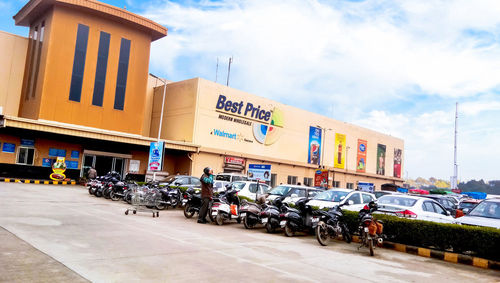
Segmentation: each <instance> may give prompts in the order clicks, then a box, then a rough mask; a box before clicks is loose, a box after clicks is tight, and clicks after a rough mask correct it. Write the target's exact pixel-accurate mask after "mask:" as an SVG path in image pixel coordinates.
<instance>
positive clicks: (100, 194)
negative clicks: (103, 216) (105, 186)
mask: <svg viewBox="0 0 500 283" xmlns="http://www.w3.org/2000/svg"><path fill="white" fill-rule="evenodd" d="M95 196H96V197H98V198H100V197H102V191H101V190H97V191H95Z"/></svg>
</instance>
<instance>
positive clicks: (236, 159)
mask: <svg viewBox="0 0 500 283" xmlns="http://www.w3.org/2000/svg"><path fill="white" fill-rule="evenodd" d="M224 163H226V164H237V165H242V166H245V159H244V158H240V157H232V156H226V157H224Z"/></svg>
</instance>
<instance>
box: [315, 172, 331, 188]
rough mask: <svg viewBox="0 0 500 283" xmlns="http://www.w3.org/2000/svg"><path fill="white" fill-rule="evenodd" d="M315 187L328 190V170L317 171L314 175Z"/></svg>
mask: <svg viewBox="0 0 500 283" xmlns="http://www.w3.org/2000/svg"><path fill="white" fill-rule="evenodd" d="M314 186H315V187H322V188H328V170H316V173H315V174H314Z"/></svg>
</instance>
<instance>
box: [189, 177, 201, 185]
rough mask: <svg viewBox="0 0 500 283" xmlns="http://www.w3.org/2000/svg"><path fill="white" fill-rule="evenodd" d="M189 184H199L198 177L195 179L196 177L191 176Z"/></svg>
mask: <svg viewBox="0 0 500 283" xmlns="http://www.w3.org/2000/svg"><path fill="white" fill-rule="evenodd" d="M191 184H193V185H195V186H201V182H200V179H197V178H191Z"/></svg>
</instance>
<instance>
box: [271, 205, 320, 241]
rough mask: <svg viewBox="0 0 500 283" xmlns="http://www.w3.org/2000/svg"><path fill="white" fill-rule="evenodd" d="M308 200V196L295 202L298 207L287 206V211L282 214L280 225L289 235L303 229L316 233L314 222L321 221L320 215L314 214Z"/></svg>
mask: <svg viewBox="0 0 500 283" xmlns="http://www.w3.org/2000/svg"><path fill="white" fill-rule="evenodd" d="M308 201H309V199H308V198H302V199H299V200H298V201H296V202H295V206H296V207H297V208H290V207H288V206H286V207H285V212H284V213H281V214H280V226H281V228H283V229H284V230H285V235H286V236H287V237H292V236H294V235H295V233H296V232H303V231H306V232H309V233H311V234H314V229H313V223H317V222H319V216H317V215H313V212H312V209H311V206H309V205H307V204H306V203H307V202H308Z"/></svg>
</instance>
